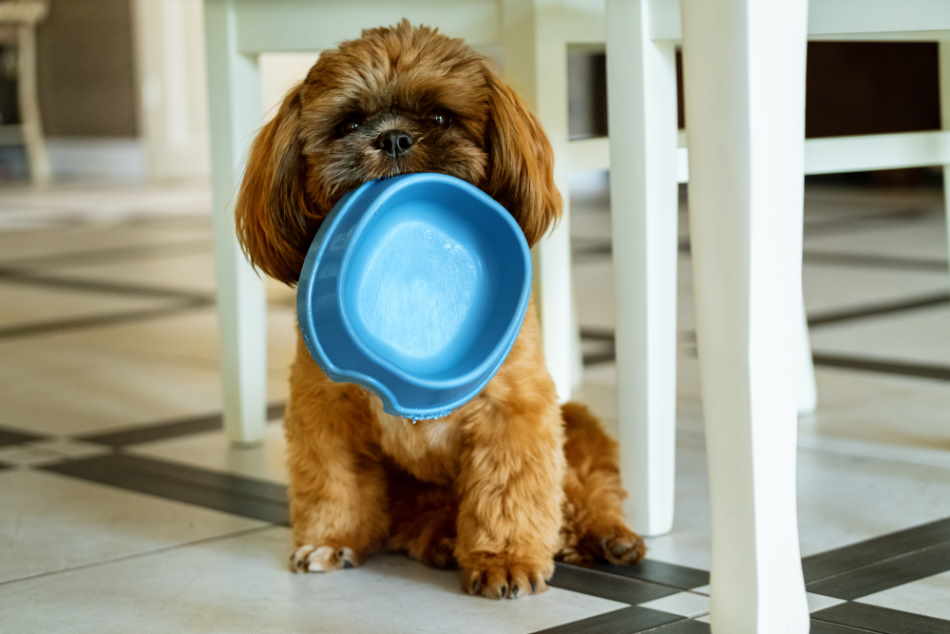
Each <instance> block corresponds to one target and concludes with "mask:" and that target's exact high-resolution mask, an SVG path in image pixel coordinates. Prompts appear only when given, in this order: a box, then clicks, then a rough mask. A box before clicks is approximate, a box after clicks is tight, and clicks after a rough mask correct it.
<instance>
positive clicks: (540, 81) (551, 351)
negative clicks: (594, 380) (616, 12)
mask: <svg viewBox="0 0 950 634" xmlns="http://www.w3.org/2000/svg"><path fill="white" fill-rule="evenodd" d="M501 5H502V6H501V8H502V38H501V39H502V43H503V46H504V50H505V60H504V70H505V78H506V79H507V80H508V81H509V82H511V84H512V85H513V86H514V87H515V89H516V90H517V91H518V93H519V94H520V95H521V96H522V98H524V99H525V101H526V102H527V103H528V105H529V106H530V107H531V109H532V111H533V112H534V113H535V115H536V116H537V117H538V120H539V121H540V123H541V126H542V127H543V128H544V131H545V132H546V133H547V135H548V138H549V139H550V141H551V145H552V147H553V149H554V155H555V158H556V161H555V166H554V179H555V184H556V185H557V187H558V189H559V190H560V192H561V196H562V198H563V201H564V207H563V216H562V218H561V221H560V222H559V223H558V224H557V226H556V227H555V228H554V230H553V231H551V233H550V234H549V235H547V236H545V237H544V239H542V240H541V242H540V243H539V244H538V246H537V247H536V248H535V257H534V264H535V288H534V290H535V300H536V301H537V303H538V308H539V309H540V313H541V339H542V345H543V348H544V360H545V363H546V365H547V368H548V371H549V372H550V373H551V378H552V379H554V384H555V386H556V387H557V393H558V397H559V398H560V399H561V400H562V401H566V400H568V399H569V398H570V397H571V394H572V393H573V392H574V389H575V388H576V387H577V385H578V384H579V383H580V378H581V361H580V360H581V353H580V339H579V331H578V328H577V314H576V312H575V309H574V293H573V287H572V285H571V282H572V277H573V276H572V275H571V232H570V215H571V214H570V197H569V192H568V179H567V175H568V173H569V165H567V161H566V157H567V154H568V152H567V150H568V148H567V144H568V117H567V100H568V93H567V81H568V77H567V44H566V42H567V40H566V37H565V32H566V28H565V25H564V23H563V17H562V16H561V15H560V10H561V8H560V7H559V6H558V5H557V4H556V3H552V2H550V0H504V1H503V2H502V3H501Z"/></svg>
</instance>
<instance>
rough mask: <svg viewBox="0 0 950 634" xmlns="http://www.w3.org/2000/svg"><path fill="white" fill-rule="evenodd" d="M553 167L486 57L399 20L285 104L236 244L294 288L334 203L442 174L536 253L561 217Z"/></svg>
mask: <svg viewBox="0 0 950 634" xmlns="http://www.w3.org/2000/svg"><path fill="white" fill-rule="evenodd" d="M552 164H553V156H552V152H551V146H550V144H549V143H548V140H547V138H546V137H545V136H544V132H543V131H542V130H541V128H540V126H539V125H538V122H537V120H536V119H535V118H534V116H533V115H532V114H531V113H530V112H529V111H528V109H527V108H526V107H525V105H524V104H523V103H522V101H521V99H520V98H519V97H518V96H517V95H516V94H515V93H514V91H512V90H511V88H509V87H508V86H507V85H505V83H504V82H502V81H501V79H499V77H498V75H497V74H496V73H495V71H494V70H492V68H491V67H490V65H489V63H488V61H487V60H486V59H485V58H484V57H482V56H481V55H479V54H478V53H476V52H475V51H473V50H472V49H470V48H469V47H468V46H466V45H465V44H464V43H463V42H462V41H461V40H458V39H452V38H448V37H446V36H444V35H442V34H440V33H438V32H437V31H436V30H435V29H431V28H428V27H413V26H411V25H410V24H409V23H408V22H406V21H403V22H401V23H400V24H398V25H397V26H394V27H388V28H378V29H372V30H368V31H364V32H363V34H362V37H360V38H359V39H357V40H352V41H349V42H344V43H343V44H341V45H340V47H339V48H337V49H334V50H329V51H325V52H324V53H323V54H321V55H320V58H319V59H318V60H317V62H316V64H314V66H313V68H311V69H310V72H309V73H308V75H307V78H306V79H305V80H304V81H303V82H302V83H301V84H299V85H298V86H297V87H295V88H294V89H293V90H291V91H290V93H289V94H288V95H287V96H286V98H285V99H284V101H283V104H282V105H281V106H280V109H279V111H278V112H277V114H276V116H275V117H274V118H273V119H272V120H271V121H270V123H268V124H267V125H266V126H264V128H263V129H262V130H261V131H260V132H259V133H258V135H257V138H256V139H255V141H254V144H253V146H252V147H251V152H250V157H249V159H248V164H247V170H246V172H245V174H244V182H243V184H242V186H241V192H240V195H239V198H238V201H237V210H236V215H237V228H238V236H239V237H240V240H241V243H242V244H243V246H244V249H245V250H246V252H247V254H248V255H249V257H250V258H251V261H252V262H253V263H254V264H255V266H257V267H258V268H259V269H261V270H263V271H264V272H265V273H267V274H268V275H270V276H272V277H274V278H276V279H278V280H280V281H282V282H286V283H288V284H293V283H294V282H296V281H297V277H298V275H299V274H300V270H301V267H302V266H303V260H304V257H305V256H306V253H307V248H308V247H309V246H310V242H311V241H312V240H313V236H314V235H315V233H316V231H317V229H318V228H319V226H320V222H321V221H322V220H323V218H324V217H325V216H326V214H327V213H329V211H330V209H331V208H332V207H333V205H334V204H335V203H336V201H337V200H339V198H340V197H341V196H343V194H345V193H346V192H348V191H350V190H352V189H354V188H356V187H358V186H359V185H361V184H362V183H364V182H366V181H368V180H372V179H376V178H383V177H387V176H395V175H397V174H408V173H413V172H441V173H443V174H450V175H452V176H456V177H458V178H461V179H464V180H466V181H469V182H470V183H473V184H475V185H477V186H478V187H480V188H481V189H483V190H484V191H485V192H486V193H488V194H489V195H491V196H493V197H494V198H495V199H496V200H498V201H499V202H500V203H501V204H502V205H504V206H505V207H506V208H507V209H508V210H509V211H510V212H511V213H512V214H513V215H514V217H515V219H516V220H517V221H518V223H519V225H520V226H521V228H522V230H523V231H524V234H525V237H526V238H527V240H528V243H529V244H534V243H535V242H536V241H537V240H538V239H540V238H541V236H542V235H543V234H544V233H545V231H546V230H547V229H548V227H549V226H550V225H551V223H552V222H553V221H554V220H555V219H556V218H557V217H558V215H559V214H560V209H561V198H560V195H559V194H558V192H557V189H556V188H555V187H554V182H553V175H552Z"/></svg>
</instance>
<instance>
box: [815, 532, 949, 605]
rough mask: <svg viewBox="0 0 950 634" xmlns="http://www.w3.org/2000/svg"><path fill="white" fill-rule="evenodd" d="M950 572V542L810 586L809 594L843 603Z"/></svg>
mask: <svg viewBox="0 0 950 634" xmlns="http://www.w3.org/2000/svg"><path fill="white" fill-rule="evenodd" d="M885 557H886V555H885ZM947 570H950V541H948V542H944V543H943V544H938V545H936V546H933V547H931V548H925V549H923V550H918V551H916V552H913V553H910V554H908V555H904V556H903V557H893V558H890V559H884V561H881V562H880V563H877V564H874V565H871V566H865V567H863V568H858V569H857V570H854V571H853V572H849V573H845V574H842V575H837V576H834V577H831V578H829V579H826V580H824V581H819V582H817V583H812V584H809V586H808V590H809V591H810V592H816V593H818V594H823V595H826V596H829V597H837V598H839V599H858V598H860V597H866V596H868V595H869V594H874V593H875V592H881V591H882V590H887V589H889V588H894V587H896V586H900V585H904V584H905V583H910V582H912V581H917V580H918V579H923V578H924V577H930V576H931V575H936V574H939V573H941V572H945V571H947ZM947 600H948V601H950V597H948V599H947Z"/></svg>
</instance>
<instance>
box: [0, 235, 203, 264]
mask: <svg viewBox="0 0 950 634" xmlns="http://www.w3.org/2000/svg"><path fill="white" fill-rule="evenodd" d="M213 246H214V242H213V241H211V240H190V241H181V242H167V243H161V244H146V245H142V246H129V247H111V248H102V249H87V250H84V251H73V252H68V251H67V252H66V253H53V254H49V255H37V256H29V257H23V258H13V259H10V260H2V261H0V265H3V266H12V267H15V268H36V267H53V266H65V265H69V264H95V263H105V262H114V261H117V260H139V259H147V258H165V257H173V256H176V255H190V254H194V253H206V252H208V251H210V250H211V249H212V247H213Z"/></svg>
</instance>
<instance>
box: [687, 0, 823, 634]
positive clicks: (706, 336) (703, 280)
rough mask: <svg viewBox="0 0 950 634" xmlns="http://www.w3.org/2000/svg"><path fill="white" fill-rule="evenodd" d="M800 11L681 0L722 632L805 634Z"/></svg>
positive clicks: (716, 612)
mask: <svg viewBox="0 0 950 634" xmlns="http://www.w3.org/2000/svg"><path fill="white" fill-rule="evenodd" d="M806 13H807V3H806V1H805V0H788V1H786V2H781V3H775V2H768V3H763V2H757V1H756V0H683V3H682V17H683V47H684V48H683V51H684V61H685V68H684V79H685V93H686V113H687V117H688V119H689V126H688V134H689V148H690V152H689V162H690V165H689V168H690V183H689V189H690V192H689V194H690V195H689V201H690V228H691V230H692V240H693V242H692V247H693V249H692V253H693V271H694V277H695V291H696V314H697V334H698V342H699V359H700V364H701V372H702V383H703V402H704V411H705V418H706V443H707V448H708V453H709V458H708V460H709V474H710V493H711V506H712V542H713V543H712V626H713V632H715V633H716V634H804V633H805V632H808V629H809V618H808V609H807V606H806V602H805V589H804V584H803V579H802V567H801V560H800V554H799V543H798V523H797V516H796V499H795V495H796V492H795V485H796V482H795V471H796V464H795V459H796V432H797V427H796V416H795V410H796V401H797V395H796V387H797V385H798V381H797V379H798V374H797V369H796V367H795V358H794V357H795V347H796V346H797V345H798V344H799V343H800V339H799V338H798V337H797V336H796V335H797V334H798V332H797V330H798V328H799V327H800V326H798V325H796V323H795V321H796V320H798V319H799V311H798V309H797V306H796V303H797V299H796V297H797V295H798V294H800V292H801V244H802V242H801V236H802V202H803V150H804V73H805V43H806Z"/></svg>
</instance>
